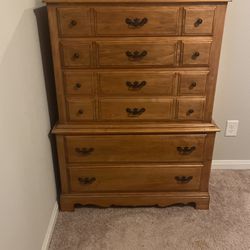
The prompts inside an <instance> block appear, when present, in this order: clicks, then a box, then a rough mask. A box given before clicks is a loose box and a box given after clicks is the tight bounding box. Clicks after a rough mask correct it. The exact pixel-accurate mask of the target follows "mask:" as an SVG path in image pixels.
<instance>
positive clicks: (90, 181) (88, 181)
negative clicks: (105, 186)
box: [78, 177, 96, 185]
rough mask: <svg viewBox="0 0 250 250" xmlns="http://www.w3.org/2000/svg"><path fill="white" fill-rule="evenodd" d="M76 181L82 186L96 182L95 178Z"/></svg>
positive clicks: (80, 178)
mask: <svg viewBox="0 0 250 250" xmlns="http://www.w3.org/2000/svg"><path fill="white" fill-rule="evenodd" d="M78 181H79V182H80V184H82V185H90V184H93V183H94V182H95V181H96V178H95V177H79V178H78Z"/></svg>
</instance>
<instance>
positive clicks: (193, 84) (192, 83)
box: [189, 81, 197, 89]
mask: <svg viewBox="0 0 250 250" xmlns="http://www.w3.org/2000/svg"><path fill="white" fill-rule="evenodd" d="M196 86H197V82H195V81H193V82H191V84H190V86H189V89H194V88H195V87H196Z"/></svg>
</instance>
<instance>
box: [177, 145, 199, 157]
mask: <svg viewBox="0 0 250 250" xmlns="http://www.w3.org/2000/svg"><path fill="white" fill-rule="evenodd" d="M176 149H177V151H178V152H179V154H181V155H190V154H191V153H192V152H194V151H195V149H196V147H195V146H192V147H177V148H176Z"/></svg>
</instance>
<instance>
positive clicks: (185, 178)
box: [69, 165, 201, 193]
mask: <svg viewBox="0 0 250 250" xmlns="http://www.w3.org/2000/svg"><path fill="white" fill-rule="evenodd" d="M200 179H201V167H198V166H197V167H191V166H184V167H183V166H178V165H177V166H172V167H164V166H159V165H157V166H141V167H91V168H70V169H69V180H70V191H71V192H75V193H77V192H78V193H81V192H140V191H152V192H155V191H191V190H198V189H199V187H200Z"/></svg>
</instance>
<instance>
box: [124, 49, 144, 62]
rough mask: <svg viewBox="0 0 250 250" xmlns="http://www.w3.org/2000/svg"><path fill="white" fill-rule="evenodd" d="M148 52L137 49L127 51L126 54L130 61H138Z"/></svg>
mask: <svg viewBox="0 0 250 250" xmlns="http://www.w3.org/2000/svg"><path fill="white" fill-rule="evenodd" d="M147 54H148V52H147V51H146V50H143V51H142V52H139V51H137V50H136V51H133V52H131V51H127V52H126V56H127V57H128V59H129V60H131V61H138V60H141V59H142V58H143V57H145V56H146V55H147Z"/></svg>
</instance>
